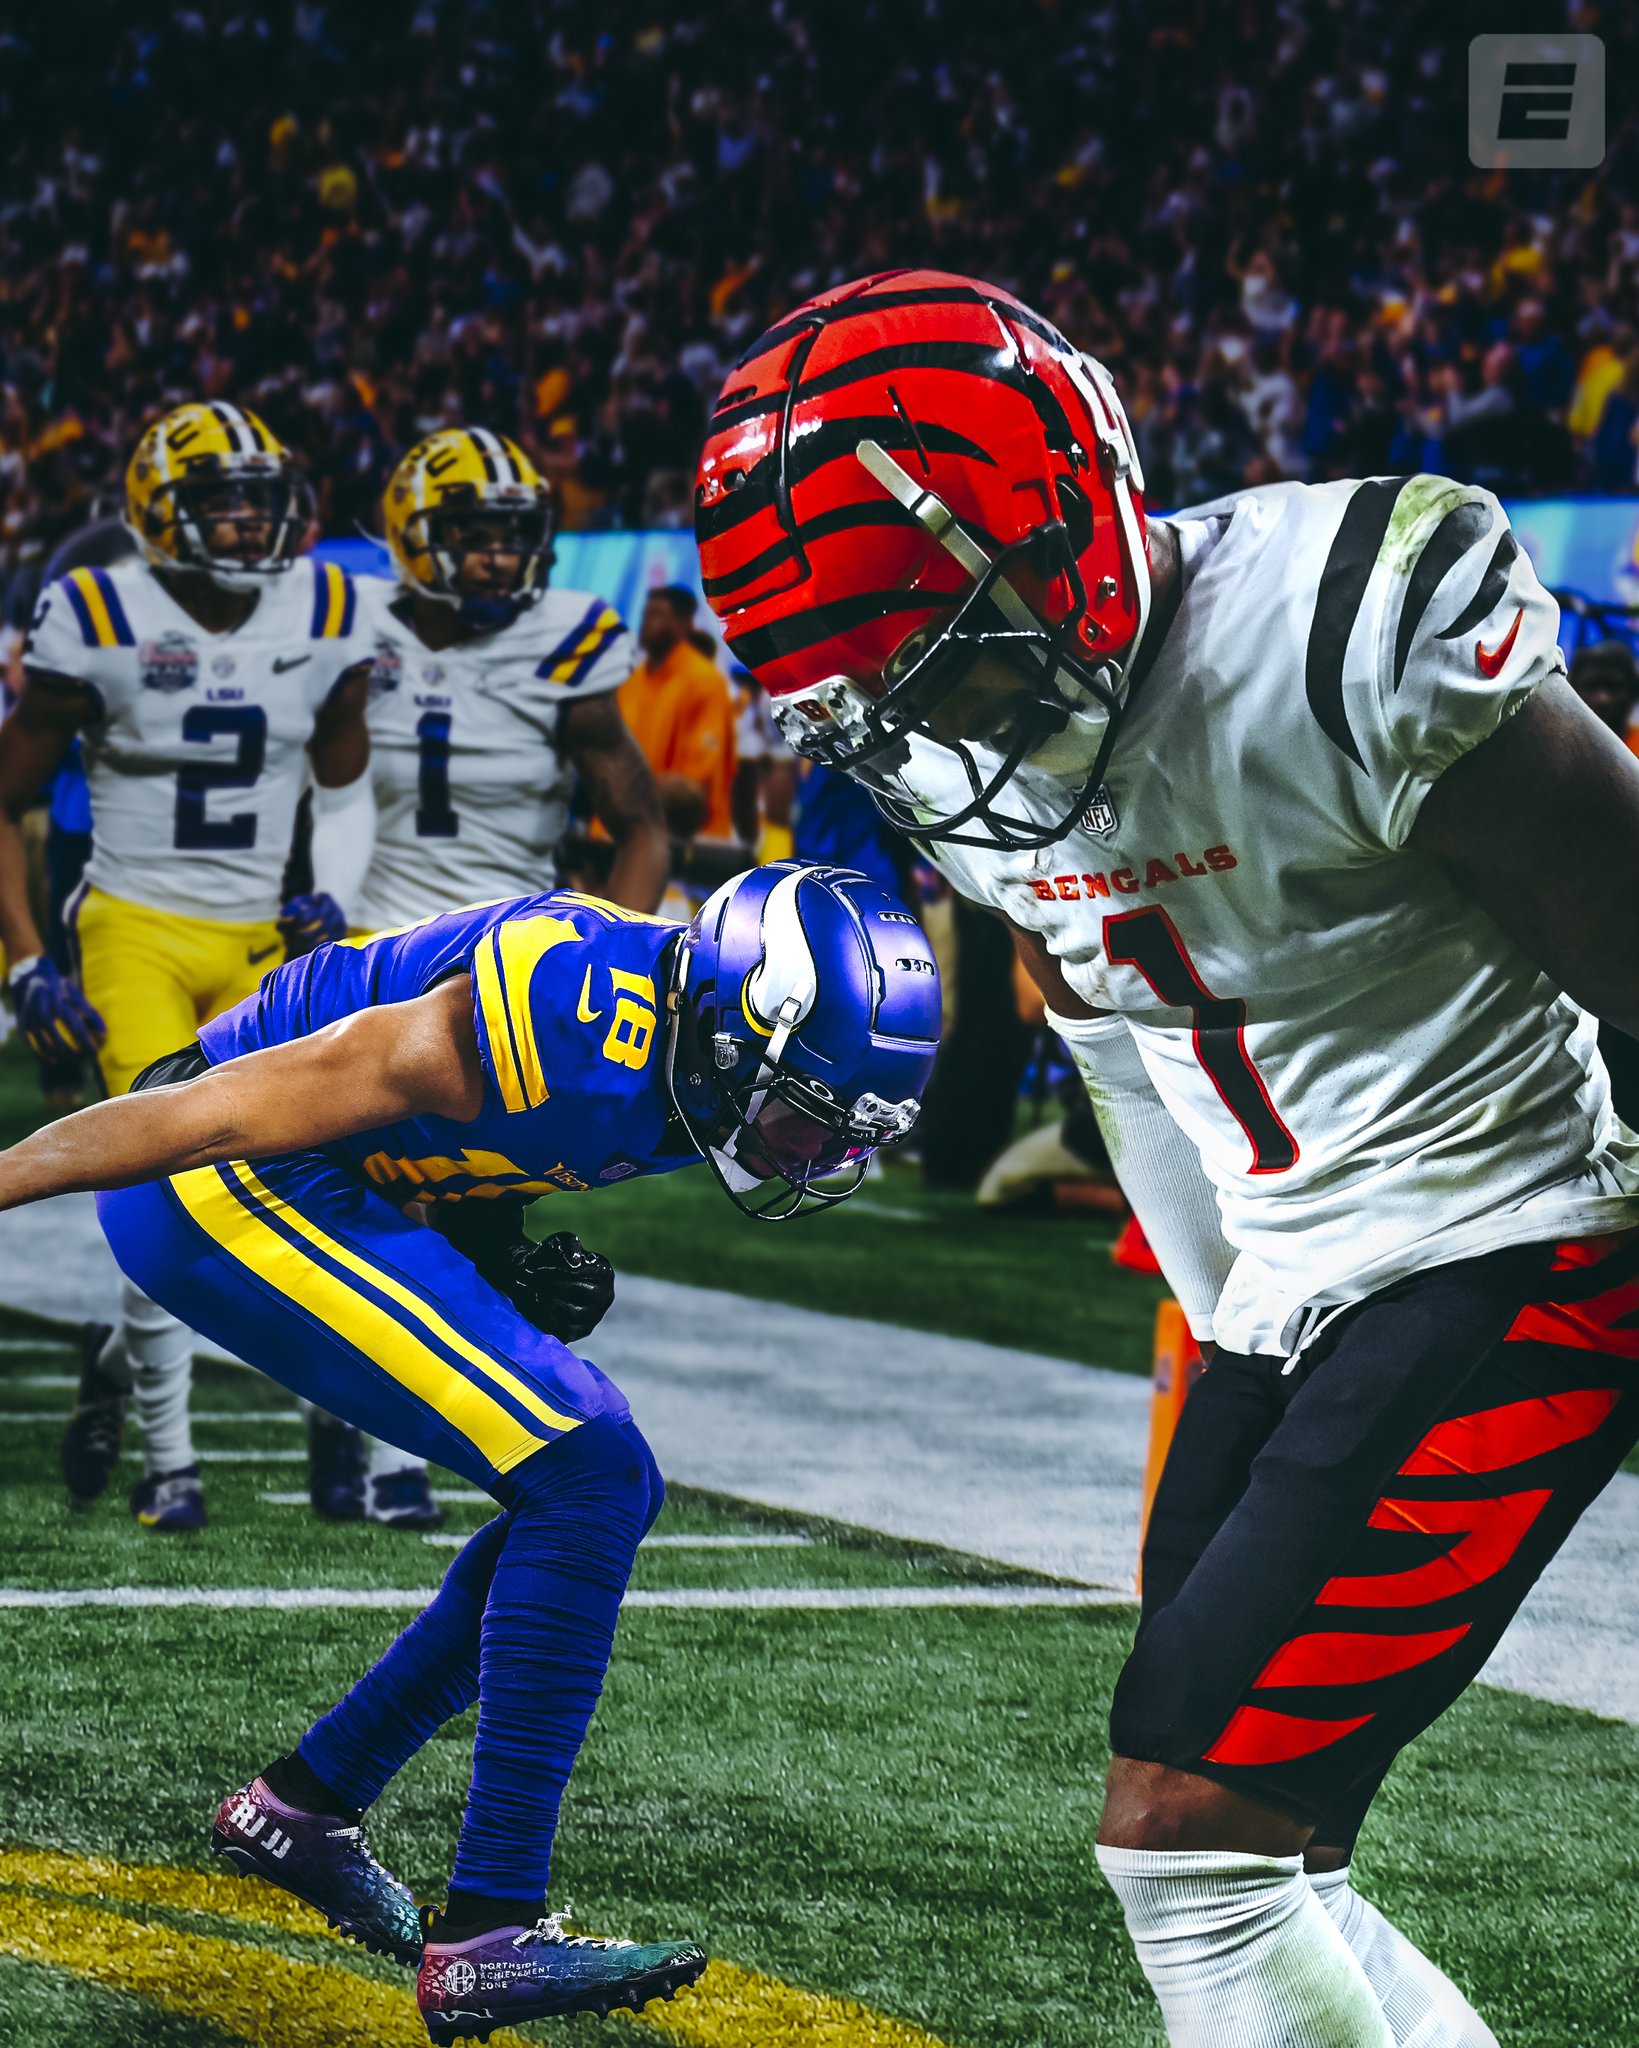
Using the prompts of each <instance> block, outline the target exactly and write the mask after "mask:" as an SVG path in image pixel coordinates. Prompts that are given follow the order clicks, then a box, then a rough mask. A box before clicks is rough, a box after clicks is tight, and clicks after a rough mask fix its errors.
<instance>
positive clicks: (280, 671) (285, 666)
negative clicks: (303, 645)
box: [273, 654, 313, 676]
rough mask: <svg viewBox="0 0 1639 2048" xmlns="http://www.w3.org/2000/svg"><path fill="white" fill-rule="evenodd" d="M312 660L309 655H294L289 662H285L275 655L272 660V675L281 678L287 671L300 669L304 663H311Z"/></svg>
mask: <svg viewBox="0 0 1639 2048" xmlns="http://www.w3.org/2000/svg"><path fill="white" fill-rule="evenodd" d="M312 659H313V657H312V655H311V654H298V655H294V656H293V657H292V658H291V659H290V660H289V661H285V660H282V659H281V658H280V657H279V656H278V655H275V656H274V659H273V673H274V674H275V675H276V676H282V675H284V674H285V673H286V672H287V671H288V670H290V669H293V668H300V667H301V665H302V663H303V662H304V661H311V660H312Z"/></svg>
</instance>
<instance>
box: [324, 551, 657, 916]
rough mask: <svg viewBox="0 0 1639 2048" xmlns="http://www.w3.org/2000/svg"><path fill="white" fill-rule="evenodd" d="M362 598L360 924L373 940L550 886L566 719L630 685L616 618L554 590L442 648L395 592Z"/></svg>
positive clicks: (596, 604)
mask: <svg viewBox="0 0 1639 2048" xmlns="http://www.w3.org/2000/svg"><path fill="white" fill-rule="evenodd" d="M360 590H361V593H362V594H363V596H364V601H365V607H366V609H367V611H368V613H369V617H370V630H371V632H372V635H373V640H374V647H375V668H374V671H373V675H372V681H371V698H370V748H371V766H370V772H371V784H372V789H373V792H374V795H375V802H376V841H375V851H374V853H373V854H372V856H371V860H370V868H369V872H368V874H367V875H366V876H365V880H364V885H363V887H362V889H361V890H360V892H359V895H358V899H357V901H356V902H354V903H352V904H350V905H349V906H348V910H349V916H350V918H351V921H352V923H353V924H354V925H355V926H357V927H358V928H359V929H360V930H365V931H375V930H380V929H383V928H385V927H387V926H392V925H400V924H404V923H407V922H408V921H409V920H411V919H413V918H418V917H425V916H426V915H427V914H428V913H429V912H431V911H434V910H449V909H454V908H456V907H457V906H458V905H461V904H464V903H478V902H485V901H492V900H493V899H494V898H496V897H498V896H510V895H514V894H516V893H517V891H518V890H520V889H540V888H548V887H550V886H551V884H552V883H553V882H554V881H555V880H556V879H557V849H558V843H559V841H560V840H561V839H562V838H563V834H564V828H565V826H566V825H567V823H568V820H569V796H570V791H571V789H572V787H573V783H574V773H573V770H572V769H571V767H570V766H569V764H568V763H567V762H566V761H565V760H564V758H563V756H562V754H561V752H560V750H559V747H558V721H559V718H560V717H561V715H562V713H563V710H564V707H565V706H566V705H568V704H571V703H573V702H574V701H575V700H576V699H577V698H580V697H594V696H599V695H602V694H603V693H604V692H606V691H609V690H615V689H618V688H619V687H620V685H621V684H622V683H623V682H624V681H625V680H626V678H627V676H628V675H629V674H630V672H631V667H632V658H633V645H632V639H631V636H630V634H629V633H628V632H627V631H626V628H625V626H624V624H623V623H622V621H621V618H620V615H619V613H618V612H616V611H613V610H612V609H611V608H610V607H609V606H608V605H606V604H605V603H604V602H603V600H602V599H601V598H597V597H590V596H588V595H587V594H586V593H585V592H584V591H578V590H553V589H550V588H549V589H547V590H546V591H544V592H543V593H542V595H541V596H540V598H539V599H537V601H536V602H535V603H534V604H533V605H531V606H530V607H529V608H528V609H527V610H526V611H524V612H522V613H521V614H520V615H519V617H518V618H517V619H515V620H514V621H513V623H512V624H511V625H510V626H507V627H506V628H504V629H503V630H502V631H501V632H499V633H487V634H484V635H483V636H481V637H480V638H477V639H473V640H466V641H462V642H461V643H459V644H458V645H456V646H454V647H446V648H440V649H437V650H434V649H432V648H430V647H428V646H426V645H425V643H424V642H423V641H422V640H421V639H420V637H419V636H418V635H417V634H416V633H415V632H414V630H413V629H412V628H411V627H410V626H408V625H406V624H405V623H404V621H403V619H401V618H400V617H399V615H398V613H397V611H395V610H394V609H393V606H394V604H395V602H396V601H397V600H398V599H399V598H400V596H401V594H402V593H401V592H400V590H399V587H398V586H396V585H393V584H388V583H384V582H381V581H380V580H378V579H369V580H367V581H366V582H364V583H362V584H361V585H360Z"/></svg>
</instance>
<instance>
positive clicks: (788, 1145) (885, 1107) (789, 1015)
mask: <svg viewBox="0 0 1639 2048" xmlns="http://www.w3.org/2000/svg"><path fill="white" fill-rule="evenodd" d="M798 879H799V877H798V875H797V874H795V873H793V875H792V876H791V877H789V881H790V884H791V891H790V893H789V894H788V895H787V896H785V897H784V898H782V899H781V900H779V902H778V903H777V905H776V902H775V898H774V897H771V899H770V913H771V921H773V922H775V923H776V925H777V923H778V921H779V919H781V918H783V917H789V918H791V919H792V920H796V917H797V912H796V902H795V893H794V892H795V887H796V883H797V881H798ZM781 886H782V887H783V885H781ZM777 893H778V892H776V894H777ZM799 930H800V926H799ZM776 954H777V955H781V956H783V958H784V959H785V960H786V961H790V960H796V959H800V960H802V961H803V962H805V965H804V966H803V967H801V968H799V969H798V971H797V973H796V976H795V977H794V978H788V981H787V985H786V986H785V987H784V989H783V991H782V990H781V989H779V988H778V987H777V986H775V985H774V984H773V980H772V973H771V970H770V966H769V956H768V955H765V959H764V963H763V966H762V967H761V968H759V969H756V970H754V971H753V972H752V973H751V974H750V975H749V976H748V977H747V980H746V986H745V989H744V990H743V992H742V996H741V1002H740V1006H739V1007H740V1010H741V1012H742V1013H743V1015H744V1017H745V1018H746V1019H747V1020H748V1021H749V1024H750V1028H751V1030H752V1032H754V1033H755V1034H756V1035H755V1038H750V1037H741V1036H739V1035H737V1034H735V1033H732V1032H728V1031H723V1030H718V1031H715V1032H713V1033H711V1034H710V1036H709V1039H708V1040H707V1041H706V1042H705V1043H704V1044H702V1043H699V1042H697V1038H696V1033H695V1032H694V1030H693V1028H692V1026H691V1023H690V1006H689V1005H688V1004H686V1003H685V1002H684V1000H683V997H684V991H685V988H686V986H687V982H688V976H689V971H690V966H691V948H690V945H689V943H688V941H687V939H685V940H684V942H683V943H682V944H680V945H679V947H678V949H677V959H676V966H675V968H674V971H673V979H672V988H671V993H670V1009H671V1013H672V1015H671V1030H670V1034H669V1036H668V1039H667V1047H666V1084H667V1088H668V1090H669V1092H670V1094H671V1098H672V1103H673V1106H674V1108H675V1109H676V1111H677V1114H678V1115H679V1117H680V1118H681V1119H682V1122H683V1125H684V1128H685V1129H686V1130H687V1132H688V1134H689V1137H690V1139H691V1140H692V1141H693V1144H694V1147H695V1150H696V1151H697V1152H698V1153H699V1154H700V1156H701V1158H702V1159H704V1160H705V1162H706V1164H707V1165H708V1166H709V1167H710V1168H711V1170H712V1173H713V1175H714V1176H715V1178H716V1181H717V1184H718V1186H719V1187H721V1188H722V1190H723V1192H724V1193H725V1194H726V1195H727V1196H728V1198H729V1200H730V1201H731V1202H733V1204H734V1206H735V1207H736V1208H737V1209H739V1210H740V1211H741V1213H742V1214H743V1215H746V1216H751V1217H754V1218H756V1219H758V1220H759V1221H762V1222H784V1221H787V1220H789V1219H790V1218H792V1217H796V1216H805V1215H809V1214H811V1213H813V1212H814V1211H815V1210H818V1209H824V1208H834V1207H835V1206H836V1204H837V1203H838V1202H844V1201H846V1200H847V1199H848V1197H849V1196H850V1195H852V1194H854V1193H856V1192H857V1191H858V1189H859V1187H860V1185H861V1183H862V1182H863V1181H864V1178H865V1174H866V1171H867V1169H868V1168H869V1166H870V1162H871V1155H872V1154H873V1153H874V1152H875V1151H876V1150H877V1148H878V1147H879V1146H881V1145H897V1144H899V1143H900V1142H901V1141H902V1140H903V1139H905V1138H906V1137H908V1136H909V1134H910V1131H911V1128H912V1126H913V1125H914V1124H915V1122H916V1117H917V1113H918V1110H919V1107H920V1104H919V1103H918V1102H917V1100H916V1099H915V1098H911V1099H909V1100H907V1101H904V1102H893V1103H890V1102H886V1101H884V1100H883V1099H882V1098H881V1097H879V1096H877V1095H874V1094H863V1095H861V1096H859V1097H858V1098H857V1099H856V1100H854V1101H853V1102H844V1101H842V1100H840V1099H839V1098H838V1097H837V1096H836V1095H835V1094H834V1093H833V1092H832V1090H831V1089H830V1088H828V1087H827V1086H826V1085H825V1083H824V1082H822V1081H819V1080H817V1079H815V1078H814V1077H813V1076H811V1075H809V1074H805V1073H803V1072H801V1071H799V1070H797V1069H796V1068H794V1067H792V1066H790V1065H787V1064H786V1063H785V1061H786V1054H787V1050H788V1048H789V1045H790V1041H791V1039H792V1037H793V1036H794V1034H795V1033H797V1032H798V1031H799V1030H800V1029H801V1027H802V1025H803V1023H804V1021H805V1020H806V1019H807V1018H808V1016H809V1015H810V1013H811V1011H812V1009H813V1006H814V1002H815V998H816V995H817V994H818V988H817V983H816V981H815V978H814V974H813V967H812V960H811V957H810V956H809V955H808V953H807V948H806V946H799V947H796V948H786V947H783V946H781V944H780V943H779V939H778V937H777V936H776V939H775V941H774V943H773V945H771V946H770V948H769V955H776ZM760 983H767V984H768V985H767V986H763V987H760V986H759V984H760ZM685 1064H686V1065H687V1067H688V1068H689V1069H691V1070H692V1069H696V1068H697V1069H699V1071H698V1072H694V1071H690V1072H689V1073H688V1074H687V1085H686V1086H685V1085H684V1084H683V1079H682V1069H683V1067H684V1065H685Z"/></svg>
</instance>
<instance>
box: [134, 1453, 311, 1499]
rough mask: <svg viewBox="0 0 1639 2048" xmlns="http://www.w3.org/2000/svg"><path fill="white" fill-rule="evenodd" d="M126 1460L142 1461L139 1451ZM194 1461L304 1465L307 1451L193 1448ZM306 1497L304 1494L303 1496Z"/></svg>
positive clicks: (209, 1463) (206, 1463)
mask: <svg viewBox="0 0 1639 2048" xmlns="http://www.w3.org/2000/svg"><path fill="white" fill-rule="evenodd" d="M125 1457H126V1460H127V1461H128V1462H129V1461H130V1460H132V1459H134V1460H135V1461H136V1462H137V1463H138V1464H139V1465H140V1464H141V1463H142V1453H141V1451H127V1452H126V1453H125ZM194 1459H195V1462H196V1463H198V1464H201V1465H305V1464H306V1463H307V1453H306V1451H305V1450H303V1451H201V1450H195V1452H194ZM303 1497H304V1498H305V1497H306V1496H305V1495H304V1496H303Z"/></svg>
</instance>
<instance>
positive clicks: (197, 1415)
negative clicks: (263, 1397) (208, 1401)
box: [0, 1381, 305, 1428]
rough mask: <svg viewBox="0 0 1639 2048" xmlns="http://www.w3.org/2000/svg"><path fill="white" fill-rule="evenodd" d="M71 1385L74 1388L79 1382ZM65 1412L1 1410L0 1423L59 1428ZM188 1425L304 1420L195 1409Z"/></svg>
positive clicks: (284, 1411) (280, 1411)
mask: <svg viewBox="0 0 1639 2048" xmlns="http://www.w3.org/2000/svg"><path fill="white" fill-rule="evenodd" d="M74 1384H75V1385H76V1386H77V1385H78V1384H79V1382H78V1381H75V1382H74ZM65 1413H66V1411H65V1410H63V1409H61V1408H11V1409H6V1410H3V1411H0V1422H54V1423H56V1424H57V1426H58V1427H59V1428H61V1427H62V1423H63V1418H64V1415H65ZM188 1420H189V1421H190V1422H272V1423H277V1424H278V1425H279V1426H280V1427H281V1428H283V1427H285V1426H286V1425H288V1426H289V1427H291V1428H296V1427H298V1426H299V1425H300V1424H301V1423H302V1422H303V1421H304V1420H305V1418H304V1417H303V1416H301V1415H299V1414H298V1413H297V1412H296V1410H295V1409H294V1408H195V1409H193V1410H191V1411H190V1413H189V1416H188Z"/></svg>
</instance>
